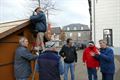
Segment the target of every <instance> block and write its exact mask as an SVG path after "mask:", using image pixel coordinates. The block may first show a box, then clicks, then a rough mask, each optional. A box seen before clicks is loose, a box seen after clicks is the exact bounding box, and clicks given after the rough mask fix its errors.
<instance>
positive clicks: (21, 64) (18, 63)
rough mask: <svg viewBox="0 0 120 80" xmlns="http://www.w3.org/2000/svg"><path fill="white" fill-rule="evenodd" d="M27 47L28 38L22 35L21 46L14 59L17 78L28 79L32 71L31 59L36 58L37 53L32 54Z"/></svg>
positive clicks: (18, 79)
mask: <svg viewBox="0 0 120 80" xmlns="http://www.w3.org/2000/svg"><path fill="white" fill-rule="evenodd" d="M27 47H28V40H27V38H25V37H21V38H20V39H19V47H18V48H17V49H16V52H15V59H14V73H15V78H16V80H28V78H29V76H30V75H31V73H32V70H31V64H30V61H31V60H35V59H36V58H37V55H32V53H31V52H30V51H29V50H28V49H27Z"/></svg>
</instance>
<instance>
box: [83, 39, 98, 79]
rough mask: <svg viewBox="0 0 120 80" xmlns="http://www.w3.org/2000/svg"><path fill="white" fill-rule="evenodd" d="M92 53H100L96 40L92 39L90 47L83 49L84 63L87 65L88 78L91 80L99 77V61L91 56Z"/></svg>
mask: <svg viewBox="0 0 120 80" xmlns="http://www.w3.org/2000/svg"><path fill="white" fill-rule="evenodd" d="M91 53H96V54H98V49H97V48H96V47H95V45H94V42H93V41H90V42H89V43H88V47H87V48H86V49H85V50H84V51H83V57H82V59H83V64H84V65H86V66H87V72H88V79H89V80H98V79H97V69H98V67H99V62H98V61H97V60H96V59H95V58H94V57H93V56H91Z"/></svg>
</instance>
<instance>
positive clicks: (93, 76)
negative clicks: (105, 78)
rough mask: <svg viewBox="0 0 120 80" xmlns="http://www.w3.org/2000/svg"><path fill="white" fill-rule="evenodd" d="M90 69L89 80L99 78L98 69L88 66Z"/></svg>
mask: <svg viewBox="0 0 120 80" xmlns="http://www.w3.org/2000/svg"><path fill="white" fill-rule="evenodd" d="M87 71H88V79H89V80H98V79H97V70H96V68H87Z"/></svg>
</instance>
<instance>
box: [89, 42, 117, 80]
mask: <svg viewBox="0 0 120 80" xmlns="http://www.w3.org/2000/svg"><path fill="white" fill-rule="evenodd" d="M99 44H100V47H101V48H100V52H99V51H98V53H99V54H98V55H97V54H95V53H91V56H94V57H95V58H96V59H98V60H99V61H100V68H101V72H102V80H113V79H114V73H115V64H114V54H113V53H114V52H113V50H112V49H111V48H109V47H108V46H107V42H106V41H105V40H99Z"/></svg>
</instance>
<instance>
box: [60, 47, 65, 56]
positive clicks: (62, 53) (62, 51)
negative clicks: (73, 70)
mask: <svg viewBox="0 0 120 80" xmlns="http://www.w3.org/2000/svg"><path fill="white" fill-rule="evenodd" d="M64 48H65V46H63V47H62V48H61V50H60V52H59V54H60V56H62V57H64Z"/></svg>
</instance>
